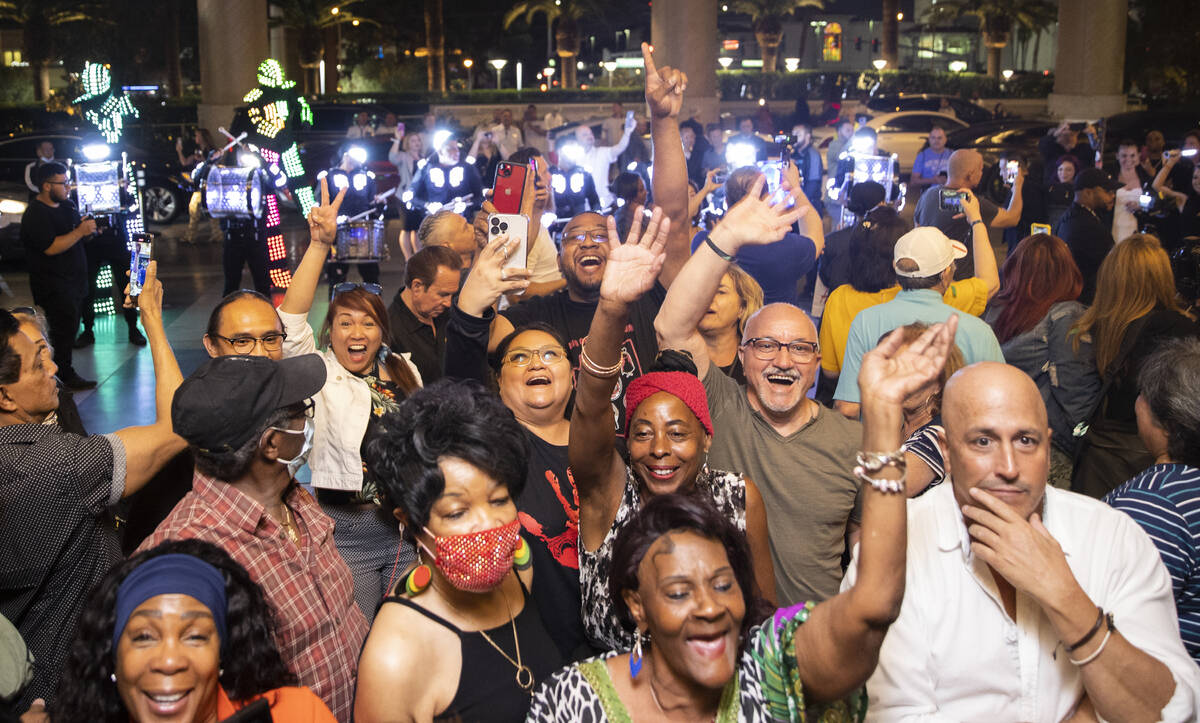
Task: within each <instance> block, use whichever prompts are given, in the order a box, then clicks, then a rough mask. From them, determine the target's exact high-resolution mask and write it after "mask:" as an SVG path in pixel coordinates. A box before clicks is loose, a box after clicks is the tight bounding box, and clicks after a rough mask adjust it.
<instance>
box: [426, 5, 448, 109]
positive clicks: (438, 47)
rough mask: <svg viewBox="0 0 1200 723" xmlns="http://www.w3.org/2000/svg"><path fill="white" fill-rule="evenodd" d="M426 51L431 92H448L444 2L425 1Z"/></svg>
mask: <svg viewBox="0 0 1200 723" xmlns="http://www.w3.org/2000/svg"><path fill="white" fill-rule="evenodd" d="M425 50H426V53H427V55H426V56H425V58H426V61H425V62H426V65H427V67H428V71H429V90H436V91H440V92H442V93H445V92H446V24H445V16H444V15H443V14H442V0H425Z"/></svg>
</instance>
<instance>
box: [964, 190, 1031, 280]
mask: <svg viewBox="0 0 1200 723" xmlns="http://www.w3.org/2000/svg"><path fill="white" fill-rule="evenodd" d="M1018 178H1020V176H1018ZM1013 193H1014V194H1015V193H1017V190H1016V189H1015V188H1014V189H1013ZM962 209H963V216H964V217H965V218H966V220H967V223H969V224H971V258H972V259H973V260H974V262H975V276H976V277H978V278H980V279H983V282H984V283H985V284H987V296H988V298H989V299H990V298H992V297H993V296H995V295H996V292H997V291H999V290H1000V272H999V271H998V270H997V268H996V252H995V251H994V250H992V241H991V239H989V238H988V231H987V224H986V223H984V222H983V216H982V215H981V214H980V212H979V199H978V198H977V197H976V196H975V194H974V193H973V192H971V191H967V197H966V198H965V199H963V200H962Z"/></svg>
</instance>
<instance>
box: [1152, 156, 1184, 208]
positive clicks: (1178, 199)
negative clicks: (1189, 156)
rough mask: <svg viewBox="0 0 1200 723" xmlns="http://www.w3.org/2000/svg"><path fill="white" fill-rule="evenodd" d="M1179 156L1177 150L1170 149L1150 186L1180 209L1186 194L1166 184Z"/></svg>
mask: <svg viewBox="0 0 1200 723" xmlns="http://www.w3.org/2000/svg"><path fill="white" fill-rule="evenodd" d="M1179 158H1180V156H1179V151H1178V150H1174V151H1171V152H1169V153H1168V154H1167V160H1166V161H1164V162H1163V165H1162V168H1160V169H1159V171H1158V175H1157V176H1155V177H1154V182H1153V183H1152V184H1151V188H1153V189H1154V190H1155V191H1157V192H1158V193H1160V194H1162V195H1163V196H1166V197H1167V198H1170V199H1171V200H1172V201H1174V202H1175V205H1176V206H1178V207H1179V210H1180V211H1182V210H1183V206H1184V204H1186V203H1187V194H1186V193H1180V192H1179V191H1176V190H1175V189H1173V188H1171V187H1170V186H1168V185H1167V179H1168V178H1170V176H1171V171H1172V170H1173V169H1174V168H1175V164H1176V163H1179Z"/></svg>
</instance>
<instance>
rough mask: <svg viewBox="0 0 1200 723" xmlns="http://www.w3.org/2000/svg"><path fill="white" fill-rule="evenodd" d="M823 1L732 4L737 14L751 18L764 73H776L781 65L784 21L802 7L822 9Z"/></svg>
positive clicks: (762, 0)
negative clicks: (780, 47)
mask: <svg viewBox="0 0 1200 723" xmlns="http://www.w3.org/2000/svg"><path fill="white" fill-rule="evenodd" d="M824 5H825V3H824V2H823V0H737V1H736V2H733V3H730V6H731V8H732V9H733V10H734V11H735V12H739V13H745V14H747V15H749V16H750V22H751V27H752V28H753V29H754V39H755V40H757V41H758V47H759V48H760V49H761V51H762V61H763V72H768V73H770V72H774V70H775V68H776V66H777V65H778V64H779V46H780V45H781V44H782V43H783V21H784V20H787V19H788V18H789V17H791V15H792V13H794V12H796V11H797V10H799V9H800V8H802V7H812V8H818V9H820V8H822V7H824Z"/></svg>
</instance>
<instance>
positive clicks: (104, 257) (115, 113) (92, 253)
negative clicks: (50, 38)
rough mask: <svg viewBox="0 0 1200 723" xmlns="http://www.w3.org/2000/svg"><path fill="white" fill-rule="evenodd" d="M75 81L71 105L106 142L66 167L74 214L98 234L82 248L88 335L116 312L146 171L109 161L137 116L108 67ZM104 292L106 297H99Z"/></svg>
mask: <svg viewBox="0 0 1200 723" xmlns="http://www.w3.org/2000/svg"><path fill="white" fill-rule="evenodd" d="M80 80H81V82H82V83H83V95H81V96H79V97H78V98H76V99H75V100H73V101H71V104H72V105H74V106H76V107H78V108H79V109H80V111H81V112H82V113H83V117H84V118H86V119H87V121H88V122H89V123H91V124H92V125H94V126H95V127H96V130H98V131H99V132H100V135H101V136H103V137H104V141H105V142H104V143H92V144H88V145H87V146H85V147H84V153H85V155H88V156H89V157H88V158H87V160H86V161H85V162H82V163H77V164H72V165H71V173H72V175H73V176H74V182H75V197H76V201H77V205H78V206H79V212H80V213H81V214H83V215H89V214H90V215H91V216H92V217H93V218H95V219H96V226H97V229H98V230H97V233H96V235H95V236H94V237H92V238H91V239H89V240H88V241H86V242H85V246H84V250H85V251H86V252H87V256H88V278H89V279H91V286H90V288H89V290H88V297H87V299H86V300H85V301H84V305H83V309H82V320H83V325H84V329H85V330H86V331H90V330H91V329H92V325H93V322H94V319H95V315H96V314H112V313H115V312H116V310H117V305H116V298H117V296H118V295H119V294H120V291H121V289H122V288H123V286H124V273H123V272H124V270H125V269H127V268H128V267H129V254H130V242H131V239H132V238H133V235H134V234H138V233H144V232H145V230H146V225H145V220H144V218H143V215H142V205H141V201H142V185H143V182H144V180H145V172H144V171H142V170H140V169H138V168H135V166H134V165H133V164H132V163H131V162H130V161H129V158H128V155H127V154H126V153H124V152H121V154H120V157H119V158H113V157H112V156H113V149H112V148H111V147H110V146H111V145H113V144H117V143H119V142H120V140H121V135H122V133H123V132H124V130H125V122H126V118H137V117H138V111H137V109H136V108H134V106H133V103H132V102H131V101H130V99H129V96H127V95H125V94H124V93H122V92H119V90H117V91H114V89H113V81H112V72H111V70H110V69H109V67H108V66H107V65H103V64H101V63H91V62H89V63H86V64H85V65H84V67H83V72H82V73H81V74H80ZM104 290H111V293H107V294H105V293H102V292H103V291H104ZM124 316H125V321H126V324H127V325H128V326H129V328H130V329H131V330H132V329H134V328H136V327H135V325H136V323H137V312H136V311H134V310H132V309H130V310H125V312H124ZM131 336H133V335H132V334H131Z"/></svg>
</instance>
